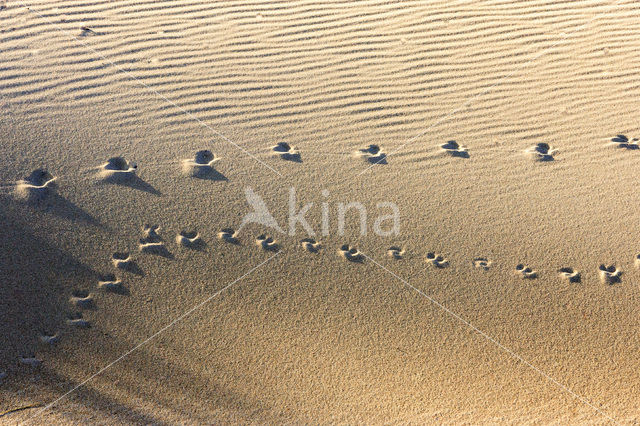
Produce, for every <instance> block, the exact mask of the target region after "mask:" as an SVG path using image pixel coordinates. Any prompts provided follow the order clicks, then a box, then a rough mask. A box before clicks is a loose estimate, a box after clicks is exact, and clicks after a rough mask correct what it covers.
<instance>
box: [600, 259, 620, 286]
mask: <svg viewBox="0 0 640 426" xmlns="http://www.w3.org/2000/svg"><path fill="white" fill-rule="evenodd" d="M598 270H599V271H600V280H601V281H602V282H603V283H605V284H609V285H611V284H615V283H619V282H621V281H622V271H621V270H619V269H618V268H616V267H615V265H605V264H602V265H600V267H599V268H598Z"/></svg>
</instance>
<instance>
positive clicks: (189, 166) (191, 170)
mask: <svg viewBox="0 0 640 426" xmlns="http://www.w3.org/2000/svg"><path fill="white" fill-rule="evenodd" d="M218 160H219V158H217V157H216V156H215V155H214V154H213V153H212V152H211V151H209V150H208V149H205V150H202V151H198V152H196V155H195V158H193V159H191V158H189V159H186V160H182V172H183V173H184V174H185V175H186V176H191V177H195V178H201V179H206V178H211V177H215V175H219V172H217V171H216V170H215V169H214V168H213V163H215V162H216V161H218Z"/></svg>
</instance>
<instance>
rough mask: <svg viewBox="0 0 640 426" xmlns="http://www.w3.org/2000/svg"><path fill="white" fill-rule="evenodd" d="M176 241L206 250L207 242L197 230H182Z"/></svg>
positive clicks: (179, 243) (188, 246) (192, 247)
mask: <svg viewBox="0 0 640 426" xmlns="http://www.w3.org/2000/svg"><path fill="white" fill-rule="evenodd" d="M176 243H177V244H178V245H180V246H182V247H187V248H190V249H193V250H204V248H205V247H206V243H205V242H204V241H203V240H202V238H201V237H200V234H198V233H197V232H196V231H180V233H178V235H176Z"/></svg>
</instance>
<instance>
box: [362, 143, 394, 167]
mask: <svg viewBox="0 0 640 426" xmlns="http://www.w3.org/2000/svg"><path fill="white" fill-rule="evenodd" d="M356 156H358V157H361V158H364V159H365V160H366V161H368V162H369V163H372V164H387V154H385V153H384V152H383V151H382V150H381V149H380V147H379V146H378V145H369V146H368V147H367V148H363V149H360V150H358V151H356Z"/></svg>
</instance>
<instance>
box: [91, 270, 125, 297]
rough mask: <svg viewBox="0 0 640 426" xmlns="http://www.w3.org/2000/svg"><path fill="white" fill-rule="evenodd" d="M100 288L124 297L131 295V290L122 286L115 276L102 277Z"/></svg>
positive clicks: (99, 283)
mask: <svg viewBox="0 0 640 426" xmlns="http://www.w3.org/2000/svg"><path fill="white" fill-rule="evenodd" d="M98 288H99V289H100V290H102V291H105V292H108V293H115V294H120V295H123V296H128V295H129V289H128V288H126V287H125V286H124V284H122V281H120V280H119V279H118V278H116V276H115V275H113V274H105V275H102V276H101V277H100V278H99V280H98Z"/></svg>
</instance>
